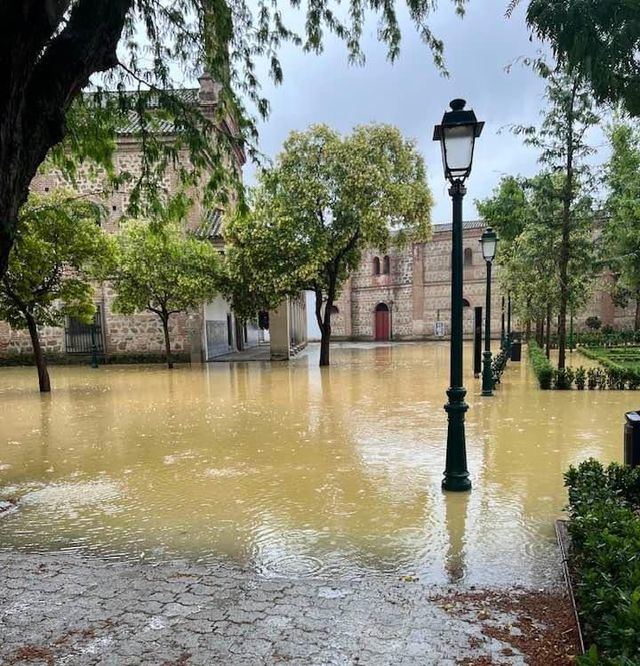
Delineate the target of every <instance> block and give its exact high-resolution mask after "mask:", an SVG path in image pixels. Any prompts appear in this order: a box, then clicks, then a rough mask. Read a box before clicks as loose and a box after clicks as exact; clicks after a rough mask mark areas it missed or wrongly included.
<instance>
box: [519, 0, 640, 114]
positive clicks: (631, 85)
mask: <svg viewBox="0 0 640 666" xmlns="http://www.w3.org/2000/svg"><path fill="white" fill-rule="evenodd" d="M527 22H528V24H529V25H530V26H531V27H532V28H533V30H534V31H535V32H536V34H537V35H538V37H540V38H541V39H543V40H547V41H548V42H549V43H550V44H551V46H552V48H553V52H554V54H555V55H556V57H557V58H558V59H559V61H560V62H561V63H563V64H564V65H566V66H567V68H568V69H569V70H570V71H572V72H574V73H575V74H576V75H577V76H580V77H581V78H584V79H585V80H586V81H588V82H589V85H590V87H591V89H592V90H593V93H594V95H595V96H596V98H597V99H598V100H599V101H602V102H609V103H612V104H616V103H618V102H622V103H623V104H624V105H625V106H626V108H627V110H628V111H629V113H631V114H633V115H635V116H638V115H640V61H639V60H638V51H639V50H640V5H638V3H637V2H635V1H630V0H531V2H530V3H529V7H528V9H527Z"/></svg>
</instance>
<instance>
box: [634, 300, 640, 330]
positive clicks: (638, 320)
mask: <svg viewBox="0 0 640 666" xmlns="http://www.w3.org/2000/svg"><path fill="white" fill-rule="evenodd" d="M633 330H634V331H636V332H637V331H640V298H637V299H636V316H635V318H634V320H633Z"/></svg>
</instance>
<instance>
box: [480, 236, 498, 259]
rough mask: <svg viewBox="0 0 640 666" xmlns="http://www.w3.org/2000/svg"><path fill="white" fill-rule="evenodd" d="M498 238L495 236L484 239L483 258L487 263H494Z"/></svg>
mask: <svg viewBox="0 0 640 666" xmlns="http://www.w3.org/2000/svg"><path fill="white" fill-rule="evenodd" d="M497 241H498V238H497V237H496V236H495V235H491V236H484V237H483V238H482V256H483V257H484V260H485V261H493V258H494V257H495V256H496V245H497Z"/></svg>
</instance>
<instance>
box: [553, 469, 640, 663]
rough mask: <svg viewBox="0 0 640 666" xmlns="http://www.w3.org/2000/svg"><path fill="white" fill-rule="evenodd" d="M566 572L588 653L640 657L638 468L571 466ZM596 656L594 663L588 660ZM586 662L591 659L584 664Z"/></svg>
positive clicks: (606, 659)
mask: <svg viewBox="0 0 640 666" xmlns="http://www.w3.org/2000/svg"><path fill="white" fill-rule="evenodd" d="M565 485H566V486H567V488H568V492H569V507H568V508H569V515H570V521H569V533H570V535H571V541H572V549H571V568H572V571H573V575H574V577H575V582H576V585H575V591H576V599H577V603H578V610H579V614H580V618H581V622H582V626H583V630H584V636H585V639H586V642H587V644H588V645H589V646H590V648H591V649H590V654H589V656H588V657H587V659H586V660H584V661H583V662H581V663H602V664H633V663H637V655H638V654H640V632H639V631H638V628H639V627H640V558H639V557H638V553H639V552H640V518H639V517H638V512H639V511H640V468H635V469H632V468H630V467H622V466H620V465H617V464H615V463H613V464H611V465H610V466H609V467H607V468H606V469H605V468H604V467H603V466H602V464H601V463H600V462H598V461H596V460H593V459H590V460H586V461H584V462H582V463H581V464H580V465H579V466H578V467H577V468H576V467H573V466H572V467H570V468H569V470H568V471H567V473H566V474H565ZM596 652H597V655H598V658H599V661H596V662H593V658H594V657H595V655H596ZM589 659H591V660H592V661H589Z"/></svg>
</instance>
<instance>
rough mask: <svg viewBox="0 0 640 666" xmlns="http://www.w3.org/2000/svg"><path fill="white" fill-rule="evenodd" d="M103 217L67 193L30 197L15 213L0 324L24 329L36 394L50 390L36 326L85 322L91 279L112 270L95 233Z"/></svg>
mask: <svg viewBox="0 0 640 666" xmlns="http://www.w3.org/2000/svg"><path fill="white" fill-rule="evenodd" d="M101 213H102V211H101V209H100V208H99V207H98V206H96V205H95V204H93V203H90V202H89V201H86V200H84V199H82V198H79V197H78V196H77V195H75V194H74V193H72V192H68V191H63V190H61V191H58V192H55V193H52V194H49V195H46V196H42V195H37V194H31V196H30V197H29V200H28V201H27V203H26V204H25V205H24V206H23V207H22V209H21V211H20V220H19V223H18V233H17V236H16V243H15V245H14V246H13V249H12V251H11V254H10V257H9V268H8V270H7V272H6V273H5V275H4V277H3V278H2V280H1V282H0V319H4V320H6V321H8V322H9V323H10V324H11V325H12V326H13V327H15V328H27V329H28V330H29V334H30V336H31V344H32V347H33V352H34V356H35V360H36V365H37V367H38V378H39V382H40V390H41V391H45V392H46V391H49V390H50V388H51V387H50V382H49V374H48V372H47V367H46V361H45V358H44V355H43V353H42V350H41V348H40V340H39V334H38V326H60V325H62V323H63V322H64V319H65V317H67V316H70V317H75V318H76V319H80V320H83V321H85V322H87V323H88V322H90V321H91V318H92V317H93V314H94V312H95V305H94V302H93V299H94V290H93V286H92V284H91V281H92V280H93V279H102V278H104V277H105V276H106V275H107V274H108V272H109V271H110V269H111V268H112V267H113V265H114V260H115V242H114V240H113V238H111V237H109V236H107V234H105V233H104V232H103V231H102V229H101V228H100V220H101V217H102V215H101Z"/></svg>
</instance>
